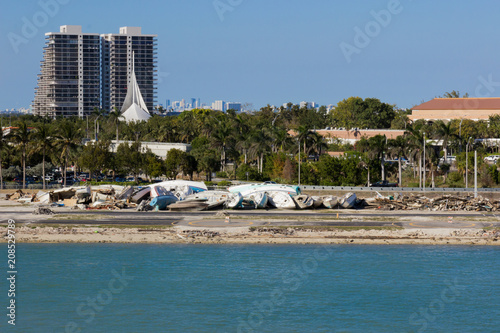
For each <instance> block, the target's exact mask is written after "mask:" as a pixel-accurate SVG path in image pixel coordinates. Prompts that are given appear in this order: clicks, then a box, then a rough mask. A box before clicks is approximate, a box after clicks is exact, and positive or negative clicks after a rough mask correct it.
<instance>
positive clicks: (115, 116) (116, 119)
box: [108, 107, 122, 144]
mask: <svg viewBox="0 0 500 333" xmlns="http://www.w3.org/2000/svg"><path fill="white" fill-rule="evenodd" d="M108 118H109V119H110V120H111V122H112V123H114V124H115V125H116V144H118V140H119V127H120V120H121V118H122V114H121V112H120V111H118V109H117V108H116V107H115V108H114V110H113V111H111V112H110V113H109V114H108Z"/></svg>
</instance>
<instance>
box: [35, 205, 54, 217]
mask: <svg viewBox="0 0 500 333" xmlns="http://www.w3.org/2000/svg"><path fill="white" fill-rule="evenodd" d="M33 214H34V215H54V214H55V212H54V211H53V210H52V209H50V208H44V207H38V208H37V209H35V210H34V211H33Z"/></svg>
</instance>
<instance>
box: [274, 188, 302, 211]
mask: <svg viewBox="0 0 500 333" xmlns="http://www.w3.org/2000/svg"><path fill="white" fill-rule="evenodd" d="M268 195H269V198H268V200H269V205H271V206H273V207H275V208H278V209H295V208H296V205H295V201H294V200H293V198H292V197H291V196H290V194H288V193H285V192H282V191H270V192H268Z"/></svg>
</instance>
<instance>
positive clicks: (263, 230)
mask: <svg viewBox="0 0 500 333" xmlns="http://www.w3.org/2000/svg"><path fill="white" fill-rule="evenodd" d="M250 231H252V232H254V231H257V232H259V233H266V234H271V235H284V236H291V235H293V234H294V233H295V230H294V229H292V228H287V229H283V228H269V227H260V228H251V229H250Z"/></svg>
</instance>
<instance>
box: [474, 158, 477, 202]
mask: <svg viewBox="0 0 500 333" xmlns="http://www.w3.org/2000/svg"><path fill="white" fill-rule="evenodd" d="M474 198H477V150H474Z"/></svg>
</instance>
